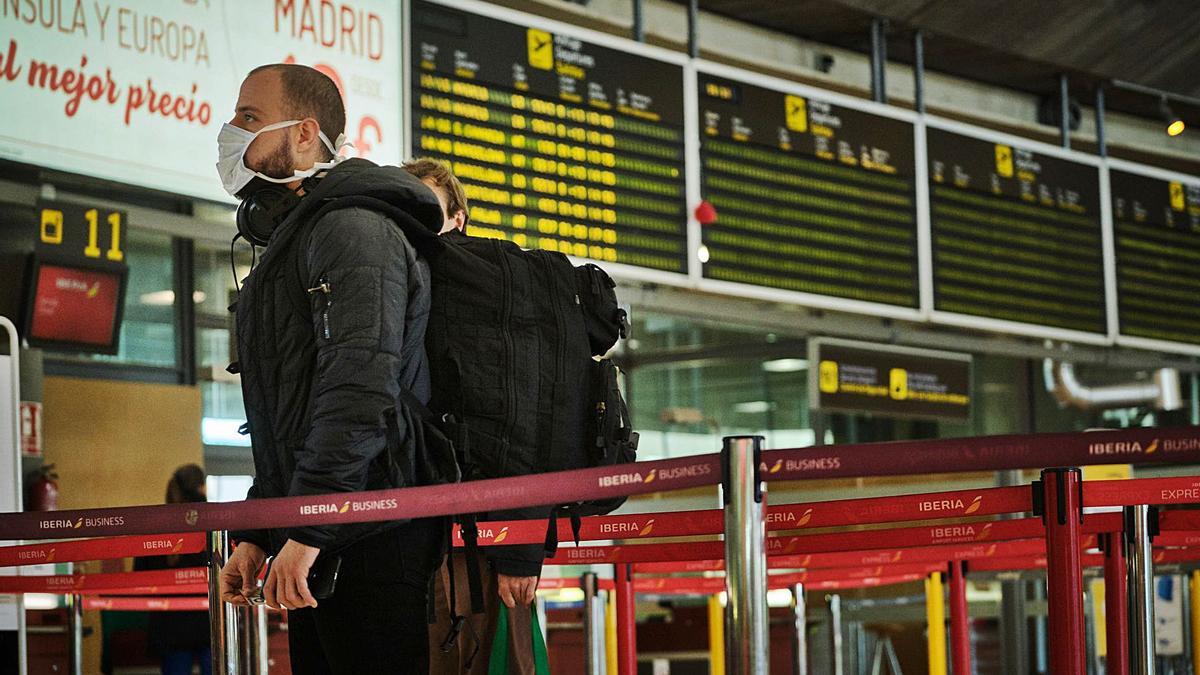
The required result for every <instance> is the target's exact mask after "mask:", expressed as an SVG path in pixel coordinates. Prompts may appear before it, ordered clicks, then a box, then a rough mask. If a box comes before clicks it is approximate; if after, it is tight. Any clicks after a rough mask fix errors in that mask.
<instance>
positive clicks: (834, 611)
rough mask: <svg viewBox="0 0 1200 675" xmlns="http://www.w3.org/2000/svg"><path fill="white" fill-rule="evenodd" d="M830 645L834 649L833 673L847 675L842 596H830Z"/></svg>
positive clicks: (834, 674)
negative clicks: (843, 644)
mask: <svg viewBox="0 0 1200 675" xmlns="http://www.w3.org/2000/svg"><path fill="white" fill-rule="evenodd" d="M829 646H830V648H831V649H832V650H833V675H845V673H846V660H845V651H844V647H843V646H842V596H840V595H831V596H829Z"/></svg>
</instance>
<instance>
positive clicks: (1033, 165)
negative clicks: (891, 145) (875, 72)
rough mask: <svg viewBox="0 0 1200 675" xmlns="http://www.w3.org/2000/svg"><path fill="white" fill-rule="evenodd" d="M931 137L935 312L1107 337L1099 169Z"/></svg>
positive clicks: (935, 133) (949, 136)
mask: <svg viewBox="0 0 1200 675" xmlns="http://www.w3.org/2000/svg"><path fill="white" fill-rule="evenodd" d="M926 139H927V140H926V144H927V147H928V153H929V199H930V225H931V243H932V249H933V260H932V265H933V304H934V310H935V311H938V312H948V313H953V314H960V315H968V316H971V317H979V318H984V319H996V320H1001V321H1007V322H1016V323H1020V324H1027V325H1030V326H1033V327H1040V330H1039V329H1038V328H1034V329H1032V330H1030V331H1029V332H1030V333H1031V334H1046V332H1045V329H1046V328H1050V329H1063V330H1070V331H1077V332H1083V333H1094V334H1100V335H1106V334H1107V332H1108V323H1107V321H1108V319H1107V308H1106V304H1105V293H1104V246H1103V234H1102V230H1101V217H1100V196H1099V194H1100V174H1099V169H1098V168H1097V167H1096V166H1093V165H1091V164H1085V163H1082V162H1075V161H1071V160H1069V159H1065V158H1061V157H1058V156H1055V155H1050V154H1047V153H1044V152H1034V151H1032V150H1029V149H1026V148H1022V147H1019V146H1015V145H1011V144H1008V143H993V142H991V141H988V140H983V139H981V138H976V137H973V136H966V135H963V134H957V133H953V132H950V131H945V130H943V129H939V128H936V127H933V126H930V127H928V131H927V135H926ZM1017 328H1018V329H1019V327H1017Z"/></svg>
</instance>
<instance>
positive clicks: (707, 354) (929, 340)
mask: <svg viewBox="0 0 1200 675" xmlns="http://www.w3.org/2000/svg"><path fill="white" fill-rule="evenodd" d="M618 297H620V298H621V299H622V300H623V301H624V302H626V303H628V304H629V305H632V306H633V308H634V309H635V310H636V311H637V312H653V313H658V314H663V315H667V316H676V317H680V318H686V319H688V320H691V321H693V322H695V323H698V324H701V325H708V326H713V327H718V328H723V329H725V330H730V329H736V328H737V327H739V326H740V327H742V328H744V329H745V330H746V332H747V336H746V340H745V342H742V343H739V344H738V345H736V346H734V347H729V346H716V347H709V348H703V349H696V348H690V347H682V348H675V349H670V350H632V351H627V352H626V353H625V354H624V355H623V360H624V362H625V363H627V364H630V365H632V366H634V367H637V366H639V365H648V364H651V363H655V364H661V363H670V362H682V361H701V360H709V359H727V358H736V357H739V356H740V357H747V356H750V357H756V358H778V357H787V356H796V355H797V354H798V353H799V354H801V355H803V354H806V353H807V350H801V351H800V352H797V351H796V345H797V342H796V340H798V339H802V338H808V337H819V336H830V337H846V338H853V339H858V340H865V341H868V342H880V343H884V344H897V345H908V346H914V347H924V348H927V349H942V350H946V351H959V352H969V353H972V354H990V355H994V356H1005V357H1010V358H1017V359H1034V360H1041V359H1046V358H1051V359H1060V360H1069V361H1071V362H1072V363H1075V364H1077V365H1085V364H1086V365H1096V366H1105V367H1108V368H1114V369H1129V370H1154V369H1157V368H1176V369H1178V370H1180V371H1181V372H1188V373H1200V360H1197V359H1194V358H1189V357H1186V356H1182V355H1173V354H1157V353H1153V352H1145V351H1139V350H1134V349H1127V348H1122V347H1116V346H1109V347H1102V346H1092V345H1076V344H1072V345H1064V344H1061V343H1056V342H1051V341H1047V340H1041V339H1037V338H1028V337H1015V336H1008V335H988V334H977V333H975V334H972V333H965V332H958V331H957V330H955V329H952V328H947V327H940V326H934V325H930V324H914V323H906V322H900V321H894V320H890V319H880V318H875V317H869V316H858V315H852V314H842V313H837V312H825V311H821V310H815V309H812V308H807V307H791V306H785V305H780V304H778V303H774V302H765V301H755V300H748V299H743V298H731V297H722V296H715V295H707V294H699V293H696V292H694V291H688V290H685V289H677V288H671V287H667V286H643V285H640V284H632V285H631V284H622V285H621V287H620V288H619V289H618ZM635 316H636V315H635ZM768 333H776V334H778V335H779V339H778V340H777V341H776V342H774V343H768V342H766V340H765V336H766V334H768ZM760 335H761V338H760V337H759V336H760ZM634 337H635V338H637V335H636V334H635V335H634ZM759 339H762V342H758V340H759Z"/></svg>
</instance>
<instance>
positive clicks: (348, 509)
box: [0, 427, 1200, 540]
mask: <svg viewBox="0 0 1200 675" xmlns="http://www.w3.org/2000/svg"><path fill="white" fill-rule="evenodd" d="M762 459H763V463H762V467H761V470H762V478H763V479H764V480H768V481H778V480H809V479H822V478H847V477H864V476H892V475H906V474H907V475H914V474H923V473H933V472H936V473H944V472H946V471H947V470H953V471H959V472H964V471H997V470H1006V469H1022V468H1041V467H1046V466H1082V465H1087V464H1111V463H1113V462H1139V463H1156V462H1162V463H1200V428H1195V427H1179V428H1163V429H1154V428H1136V429H1120V430H1106V431H1097V432H1082V433H1055V434H1033V435H1006V436H985V437H973V438H960V439H935V440H923V441H893V442H887V443H864V444H848V445H831V446H816V447H812V448H797V449H788V450H768V451H764V452H763V456H762ZM720 476H721V469H720V460H719V456H718V455H716V454H710V455H701V456H696V457H686V458H678V459H664V460H655V461H649V462H638V463H635V464H627V465H618V466H612V467H595V468H590V469H579V470H574V471H562V472H555V473H547V474H538V475H531V476H518V477H512V478H495V479H488V480H480V481H470V482H465V483H456V484H451V485H432V486H423V487H412V488H400V489H394V490H378V491H371V492H356V493H340V494H332V495H314V496H298V497H279V498H273V499H258V500H253V502H252V503H250V502H230V503H206V504H167V505H161V506H140V507H115V508H105V509H88V510H78V511H59V512H50V513H40V512H39V513H14V514H4V515H0V540H39V539H61V538H64V537H68V536H70V537H109V536H126V535H140V534H161V533H174V532H206V531H216V530H253V529H270V528H286V527H295V526H307V525H338V524H346V523H356V522H373V521H387V520H403V519H412V518H426V517H434V516H445V515H452V514H459V513H486V512H492V511H504V510H509V509H517V508H524V507H532V506H538V505H550V504H568V503H573V502H579V501H587V500H592V499H607V498H613V497H623V496H632V495H638V494H648V493H652V492H666V491H671V490H682V489H688V488H695V487H702V486H707V485H714V484H716V483H718V482H719V481H720ZM547 486H553V490H552V491H548V490H547ZM1196 529H1200V528H1196Z"/></svg>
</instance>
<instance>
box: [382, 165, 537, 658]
mask: <svg viewBox="0 0 1200 675" xmlns="http://www.w3.org/2000/svg"><path fill="white" fill-rule="evenodd" d="M404 169H405V170H406V171H408V172H409V173H411V174H412V175H414V176H416V177H417V178H419V179H420V180H421V182H422V183H424V184H426V185H428V186H429V188H430V189H431V190H433V193H434V194H435V195H436V196H437V198H438V202H439V203H440V204H441V206H442V213H443V224H442V229H441V235H442V236H444V237H461V236H464V235H463V230H464V229H465V228H466V224H467V214H468V210H469V208H468V205H467V196H466V192H465V191H464V190H463V187H462V184H461V183H459V181H458V178H457V177H455V175H454V174H453V173H452V172H451V171H450V169H449V167H447V166H446V164H444V163H443V162H440V161H438V160H435V159H430V158H426V157H423V158H419V159H415V160H412V161H410V162H405V164H404ZM524 511H525V510H522V511H517V512H508V513H504V514H490V515H489V516H488V517H490V518H495V519H504V518H520V517H522V516H525V517H529V516H530V515H533V517H538V518H545V517H546V509H533V511H534V512H536V513H535V514H528V513H524ZM481 550H482V551H483V552H484V553H485V554H486V558H487V567H488V569H486V570H480V577H481V578H482V580H483V592H484V615H483V617H478V616H473V615H472V614H471V606H470V597H469V593H468V592H467V583H468V577H467V559H466V556H465V555H464V554H463V552H462V550H461V549H460V550H457V551H455V552H454V553H453V554H452V555H451V556H449V557H447V560H446V564H445V565H443V566H442V569H441V572H440V573H439V574H438V576H437V577H436V588H435V591H434V598H435V601H436V603H437V606H436V611H437V619H438V622H437V625H436V626H434V627H433V629H432V630H431V631H430V634H429V640H430V662H431V667H430V673H431V674H432V675H451V674H457V673H471V674H480V675H482V674H485V673H487V672H488V667H489V663H488V656H489V655H490V654H491V649H492V638H493V637H494V635H495V632H496V621H497V617H498V613H499V605H498V604H497V603H496V598H499V599H500V600H501V601H503V602H504V604H505V605H506V606H507V607H508V608H509V635H508V639H509V648H508V653H509V663H508V667H507V670H506V672H508V673H511V674H514V675H526V674H528V675H533V673H534V666H535V664H534V661H533V652H532V645H533V635H532V633H531V632H530V628H531V623H532V617H531V616H530V611H531V609H530V605H532V603H533V600H534V593H535V592H536V591H537V583H538V577H539V576H540V575H541V569H542V559H543V546H542V545H541V544H533V545H529V546H486V547H482V549H481ZM451 573H453V574H454V579H455V589H456V591H455V595H456V598H455V600H456V602H455V604H456V605H457V607H456V611H457V613H458V614H460V615H463V616H466V617H467V621H468V622H470V624H471V625H470V626H469V627H468V628H466V629H464V630H463V631H462V632H461V633H460V634H459V635H458V637H457V642H456V644H455V646H454V648H451V649H448V650H445V651H443V649H442V645H443V642H444V641H445V639H446V636H447V634H448V633H449V631H450V630H451V623H450V617H449V615H448V613H447V611H446V610H447V609H448V607H449V605H448V604H447V603H448V602H449V599H450V594H449V591H448V585H449V574H451ZM481 619H482V620H481Z"/></svg>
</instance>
